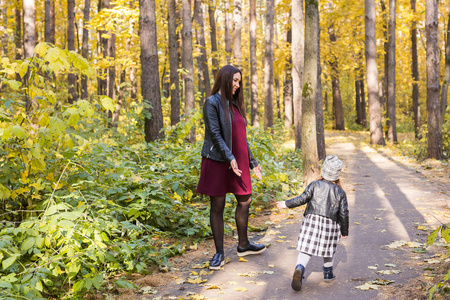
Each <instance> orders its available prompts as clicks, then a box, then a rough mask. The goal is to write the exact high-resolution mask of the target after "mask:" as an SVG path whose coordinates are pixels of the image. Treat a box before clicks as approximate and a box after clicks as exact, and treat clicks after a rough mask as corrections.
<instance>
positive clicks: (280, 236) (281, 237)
mask: <svg viewBox="0 0 450 300" xmlns="http://www.w3.org/2000/svg"><path fill="white" fill-rule="evenodd" d="M278 238H279V239H285V238H286V236H284V235H279V236H278Z"/></svg>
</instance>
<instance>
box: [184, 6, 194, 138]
mask: <svg viewBox="0 0 450 300" xmlns="http://www.w3.org/2000/svg"><path fill="white" fill-rule="evenodd" d="M182 1H183V29H182V31H181V37H182V40H183V49H182V51H183V55H182V66H183V68H184V69H186V71H187V73H186V74H184V75H183V77H184V96H185V98H184V101H185V105H184V107H185V115H186V116H187V117H188V118H189V117H190V116H191V115H192V111H193V110H194V108H195V97H194V93H195V91H194V61H193V58H192V24H191V3H190V1H189V0H182ZM194 141H195V131H194V130H193V129H192V130H191V131H190V133H189V142H191V143H192V142H194Z"/></svg>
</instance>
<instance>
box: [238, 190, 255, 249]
mask: <svg viewBox="0 0 450 300" xmlns="http://www.w3.org/2000/svg"><path fill="white" fill-rule="evenodd" d="M235 197H236V200H237V207H236V213H235V219H236V227H237V231H238V238H239V244H238V246H239V247H241V248H245V247H247V246H248V244H249V241H248V236H247V227H248V214H249V209H250V203H251V202H252V195H251V194H250V195H235Z"/></svg>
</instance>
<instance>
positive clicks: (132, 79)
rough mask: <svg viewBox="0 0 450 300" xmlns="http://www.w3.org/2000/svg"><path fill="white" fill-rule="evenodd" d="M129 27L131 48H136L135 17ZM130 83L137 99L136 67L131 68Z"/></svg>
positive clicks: (130, 20) (133, 95)
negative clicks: (134, 36)
mask: <svg viewBox="0 0 450 300" xmlns="http://www.w3.org/2000/svg"><path fill="white" fill-rule="evenodd" d="M130 8H131V9H134V1H133V0H130ZM128 22H129V27H128V34H129V36H130V49H133V48H134V45H135V44H134V38H133V35H134V34H133V33H134V24H135V21H134V18H130V19H129V21H128ZM130 83H131V93H130V97H131V99H136V97H137V80H136V68H135V67H131V68H130Z"/></svg>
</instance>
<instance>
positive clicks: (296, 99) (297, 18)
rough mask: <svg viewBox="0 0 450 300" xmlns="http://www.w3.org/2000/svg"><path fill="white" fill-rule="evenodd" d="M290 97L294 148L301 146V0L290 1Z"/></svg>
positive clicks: (302, 56)
mask: <svg viewBox="0 0 450 300" xmlns="http://www.w3.org/2000/svg"><path fill="white" fill-rule="evenodd" d="M292 28H295V30H293V31H292V45H291V52H292V82H293V84H292V85H293V87H292V95H293V97H292V99H293V104H294V135H295V149H301V147H302V86H303V68H304V61H305V60H304V59H305V57H304V49H305V48H304V42H305V38H304V31H303V30H304V17H303V0H293V1H292Z"/></svg>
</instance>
